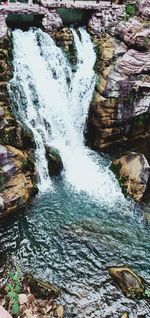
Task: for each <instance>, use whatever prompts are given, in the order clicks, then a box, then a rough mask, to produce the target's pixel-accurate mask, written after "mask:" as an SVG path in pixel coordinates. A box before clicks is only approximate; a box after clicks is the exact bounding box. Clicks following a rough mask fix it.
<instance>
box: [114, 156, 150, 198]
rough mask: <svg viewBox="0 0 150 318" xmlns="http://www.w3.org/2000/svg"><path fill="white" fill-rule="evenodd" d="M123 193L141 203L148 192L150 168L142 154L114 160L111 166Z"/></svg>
mask: <svg viewBox="0 0 150 318" xmlns="http://www.w3.org/2000/svg"><path fill="white" fill-rule="evenodd" d="M111 168H112V170H113V171H114V173H115V174H116V175H117V177H118V179H119V182H120V185H121V187H122V189H123V191H124V192H125V193H126V194H128V195H130V196H132V197H133V198H134V200H135V201H137V202H140V201H141V200H142V198H143V195H144V193H145V191H146V188H147V184H148V180H149V176H150V166H149V164H148V162H147V160H146V158H145V157H144V155H142V154H137V153H130V154H128V155H126V156H123V157H121V158H120V159H117V160H114V161H113V162H112V165H111Z"/></svg>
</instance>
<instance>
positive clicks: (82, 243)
mask: <svg viewBox="0 0 150 318" xmlns="http://www.w3.org/2000/svg"><path fill="white" fill-rule="evenodd" d="M72 33H73V35H74V41H75V45H76V51H77V57H78V62H77V65H76V72H75V73H74V72H72V66H71V65H69V64H68V61H67V60H66V56H65V54H64V52H63V51H62V50H61V49H60V48H58V47H57V46H56V44H55V42H54V41H53V40H52V39H51V38H50V37H49V36H48V35H47V34H45V33H44V32H42V31H41V30H32V29H31V30H30V31H29V32H25V33H23V32H22V31H18V30H17V31H14V32H13V37H14V61H13V63H14V77H13V79H12V81H11V83H10V89H12V92H13V94H12V95H14V100H17V108H16V109H17V112H16V113H17V114H18V119H20V120H21V121H23V122H24V123H25V124H26V125H27V126H28V128H30V129H31V130H32V132H33V135H34V138H35V141H36V165H37V171H38V173H39V177H40V178H39V179H40V181H41V182H40V190H41V191H43V190H44V189H45V192H43V193H41V192H40V193H39V195H38V196H37V197H36V198H35V199H34V200H33V201H32V203H31V204H30V205H29V206H28V208H26V209H25V210H23V211H21V212H22V213H21V214H20V215H16V217H14V218H12V219H9V223H8V221H7V222H4V223H3V224H2V225H1V228H0V250H2V252H1V256H2V257H1V260H0V261H1V262H2V261H3V257H4V262H6V259H7V260H8V263H9V262H13V263H14V264H16V263H17V264H19V266H20V267H21V268H22V270H23V271H30V272H32V273H33V274H35V275H37V276H38V277H41V278H42V279H46V280H48V281H51V282H53V283H54V284H56V285H57V286H58V287H60V289H61V296H60V299H59V300H58V301H61V302H62V303H64V304H65V317H66V318H73V317H76V318H88V317H90V318H105V317H107V318H108V317H113V318H119V317H120V316H121V314H122V313H123V312H125V311H127V312H128V313H129V318H137V317H139V318H143V317H146V318H148V317H150V305H149V302H148V301H147V300H137V301H131V300H129V299H127V298H125V297H124V295H123V294H122V292H121V291H120V289H119V288H118V287H116V285H115V284H114V282H113V281H112V279H111V277H110V276H109V274H108V270H107V268H108V266H111V265H124V264H128V265H130V266H131V267H132V269H133V270H135V271H137V272H138V273H139V274H141V275H142V276H143V277H144V278H145V279H146V280H148V281H150V266H149V258H150V248H149V225H148V224H147V223H146V221H145V220H144V211H146V212H149V205H148V204H147V205H146V206H145V205H143V206H141V207H140V206H138V205H137V204H135V203H134V202H132V201H131V200H129V199H127V200H126V199H125V198H124V197H123V195H122V193H121V190H120V188H119V185H118V183H117V180H116V179H115V177H114V176H113V174H112V173H111V171H110V170H109V164H110V159H109V158H108V157H106V156H104V155H101V156H100V155H98V154H96V153H94V152H92V151H90V150H88V149H87V148H86V147H85V145H84V137H83V131H84V126H85V122H86V118H87V112H88V109H89V104H90V100H91V98H92V93H93V89H94V83H95V74H94V71H93V66H94V63H95V59H96V56H95V53H94V48H93V44H92V42H91V39H90V36H89V35H88V34H87V32H86V30H85V29H84V28H81V29H80V30H79V32H76V31H75V30H73V29H72ZM78 33H80V36H79V34H78ZM37 65H38V68H37ZM39 74H40V76H39ZM67 78H70V83H71V84H70V85H69V83H68V80H67ZM33 88H34V90H33ZM50 88H51V89H50ZM33 92H34V93H33ZM14 108H15V103H14ZM50 128H51V129H50ZM45 144H48V145H53V146H55V147H56V148H58V149H59V151H60V154H61V157H62V160H63V163H64V171H63V174H62V176H60V177H57V178H53V179H52V180H51V181H50V179H49V175H48V169H47V160H46V157H45Z"/></svg>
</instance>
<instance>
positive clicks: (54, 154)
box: [46, 146, 63, 176]
mask: <svg viewBox="0 0 150 318" xmlns="http://www.w3.org/2000/svg"><path fill="white" fill-rule="evenodd" d="M46 157H47V161H48V170H49V175H50V176H56V175H59V174H60V173H61V171H62V170H63V162H62V159H61V157H60V155H59V152H58V150H57V149H56V148H53V147H48V146H46Z"/></svg>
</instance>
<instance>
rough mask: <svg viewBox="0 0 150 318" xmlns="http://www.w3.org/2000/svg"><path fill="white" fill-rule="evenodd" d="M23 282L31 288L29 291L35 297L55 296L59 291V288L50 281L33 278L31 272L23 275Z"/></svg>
mask: <svg viewBox="0 0 150 318" xmlns="http://www.w3.org/2000/svg"><path fill="white" fill-rule="evenodd" d="M23 284H25V285H26V286H28V287H29V288H30V290H31V293H32V294H34V296H35V297H37V298H42V299H45V298H46V299H47V298H51V297H53V298H57V297H58V295H59V293H60V291H59V289H58V288H57V287H55V286H54V285H52V284H51V283H49V282H47V281H42V280H41V279H38V278H35V277H34V276H33V275H31V274H26V275H25V277H24V281H23Z"/></svg>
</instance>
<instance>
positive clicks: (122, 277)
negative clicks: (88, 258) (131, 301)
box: [109, 266, 145, 298]
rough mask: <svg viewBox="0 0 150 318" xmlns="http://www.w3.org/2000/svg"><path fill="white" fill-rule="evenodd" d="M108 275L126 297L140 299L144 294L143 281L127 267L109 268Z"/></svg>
mask: <svg viewBox="0 0 150 318" xmlns="http://www.w3.org/2000/svg"><path fill="white" fill-rule="evenodd" d="M109 273H110V275H111V276H112V277H113V279H114V281H115V282H116V283H117V284H118V285H119V287H120V288H121V289H122V291H123V293H124V294H125V295H126V296H127V297H129V298H135V297H141V296H142V295H143V294H144V291H145V287H144V280H143V279H142V278H140V277H139V276H138V275H137V274H135V273H134V272H133V271H132V270H131V269H130V268H129V267H124V266H123V267H122V266H118V267H110V268H109Z"/></svg>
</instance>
